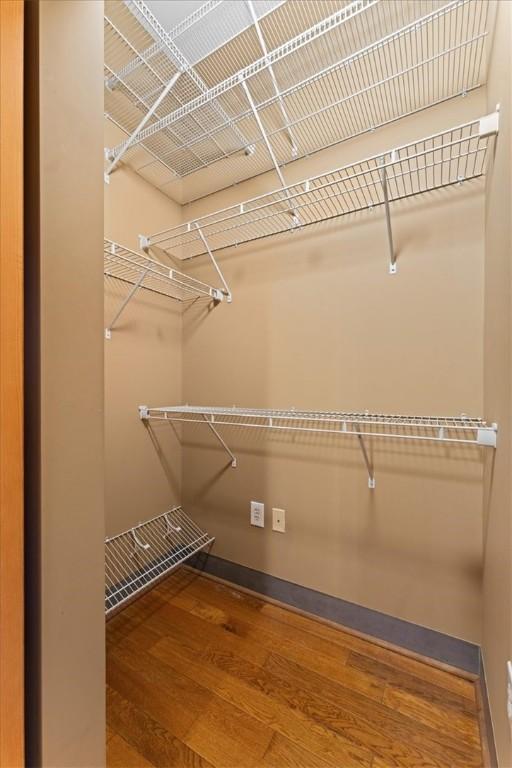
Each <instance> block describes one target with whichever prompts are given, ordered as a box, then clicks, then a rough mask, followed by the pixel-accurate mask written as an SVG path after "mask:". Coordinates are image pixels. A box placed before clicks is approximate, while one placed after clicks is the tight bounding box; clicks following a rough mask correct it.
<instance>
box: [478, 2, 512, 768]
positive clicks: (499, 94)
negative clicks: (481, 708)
mask: <svg viewBox="0 0 512 768" xmlns="http://www.w3.org/2000/svg"><path fill="white" fill-rule="evenodd" d="M511 41H512V6H511V4H510V3H508V2H501V3H499V4H498V17H497V22H496V32H495V40H494V49H493V55H492V60H491V66H490V70H489V79H488V85H487V90H488V106H489V109H494V107H495V106H496V104H497V103H499V104H500V136H499V141H498V142H497V145H496V156H495V160H494V167H493V170H492V173H491V174H489V177H488V183H487V196H486V211H485V324H484V413H485V416H486V418H488V419H490V420H492V421H497V422H498V423H499V425H500V434H499V442H498V450H497V451H496V454H495V461H494V462H491V461H489V462H488V463H487V467H486V483H485V493H484V542H485V546H484V573H483V657H484V665H485V671H486V677H487V687H488V691H489V698H490V703H491V713H492V718H493V722H494V730H495V736H496V745H497V750H498V756H499V764H500V765H501V766H509V765H511V764H512V752H511V747H510V729H509V724H508V720H507V708H506V702H507V698H506V696H507V694H506V685H507V674H506V662H507V659H510V658H512V632H511V615H510V611H511V608H510V606H511V578H512V573H511V564H510V552H511V514H512V497H511V465H512V452H511V444H510V424H511V416H512V402H511V396H512V395H511V387H512V371H511V363H512V359H511V344H512V304H511V275H512V271H511V260H512V239H511V221H512V203H511V200H512V198H511V191H510V187H511V184H512V167H511V151H510V145H511V141H512V135H511V121H510V110H511V108H512V95H511V89H512V76H511V57H510V46H511Z"/></svg>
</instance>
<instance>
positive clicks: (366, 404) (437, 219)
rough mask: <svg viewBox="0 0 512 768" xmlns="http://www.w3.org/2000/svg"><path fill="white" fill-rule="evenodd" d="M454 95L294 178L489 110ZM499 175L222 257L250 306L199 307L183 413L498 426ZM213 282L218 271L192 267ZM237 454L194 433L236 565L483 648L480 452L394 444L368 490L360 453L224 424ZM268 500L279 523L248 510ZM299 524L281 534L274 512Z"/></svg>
mask: <svg viewBox="0 0 512 768" xmlns="http://www.w3.org/2000/svg"><path fill="white" fill-rule="evenodd" d="M485 111H486V105H485V94H484V93H483V92H478V93H474V94H472V95H471V96H469V97H468V98H466V99H459V100H456V101H451V102H449V103H447V104H444V105H441V106H439V107H435V108H433V109H430V110H428V111H425V112H423V113H421V114H420V115H416V116H413V117H410V118H407V119H404V120H402V121H400V122H399V123H396V124H394V125H390V126H387V127H386V128H382V129H379V131H376V132H375V133H374V134H369V135H367V136H364V137H361V138H358V139H355V140H352V141H350V142H346V143H344V144H341V145H339V146H338V147H335V148H332V149H330V150H326V151H325V152H322V153H319V154H317V155H315V156H313V157H311V158H308V159H306V160H304V161H300V162H297V163H295V164H294V165H293V166H291V167H290V168H289V169H287V174H288V175H287V180H288V181H295V180H299V179H301V178H305V177H307V176H308V175H312V174H314V173H319V172H322V171H324V170H327V169H329V168H330V167H335V166H340V165H343V164H345V163H347V162H350V161H351V160H357V159H360V158H362V157H365V156H368V155H371V154H373V153H376V152H379V151H383V150H387V149H390V148H392V147H393V146H397V145H398V144H400V143H403V142H406V141H409V140H413V139H415V138H421V137H423V136H425V135H428V134H430V133H433V132H435V131H437V130H442V129H444V128H446V127H449V126H451V125H457V124H460V123H462V122H465V121H466V120H469V119H472V118H475V117H478V116H480V115H481V114H484V113H485ZM276 186H277V183H276V178H275V176H273V175H271V174H267V175H266V176H260V177H258V178H256V179H254V180H252V181H249V182H246V183H244V184H240V185H238V186H237V187H236V188H235V189H231V190H226V191H224V192H220V193H217V194H216V195H213V196H211V197H209V198H206V199H204V200H202V201H198V202H196V203H193V204H190V205H188V206H185V207H184V220H188V219H190V218H193V217H194V216H197V215H199V214H200V213H205V212H207V211H212V210H215V209H216V208H219V207H222V206H224V205H227V204H229V203H231V202H234V201H240V200H243V199H245V198H248V197H251V196H253V195H255V194H258V193H260V192H263V191H268V190H270V189H272V188H275V187H276ZM483 187H484V185H483V181H479V182H474V183H468V184H466V185H464V184H463V185H462V186H461V187H460V188H459V189H449V190H445V191H440V192H437V193H435V194H429V195H427V196H425V197H423V198H422V199H417V200H414V201H409V202H404V203H402V204H398V205H394V206H393V226H394V236H395V243H396V247H397V250H398V274H397V275H396V276H393V277H390V276H389V275H388V273H387V267H388V253H387V241H386V235H385V222H384V215H383V211H373V212H371V213H370V212H368V213H365V214H362V215H360V216H357V217H355V218H353V219H352V220H351V221H350V222H348V221H343V222H341V221H338V222H335V223H333V224H332V225H328V226H322V227H311V228H309V230H306V231H304V232H298V233H295V234H292V235H285V236H281V237H275V238H270V239H268V240H266V241H262V242H261V243H259V244H258V245H247V246H241V247H239V248H237V249H232V250H231V251H225V252H224V253H223V254H219V262H220V264H221V266H222V268H223V270H224V271H225V274H226V276H227V278H228V282H229V283H230V286H231V289H232V291H233V296H234V298H233V303H232V304H231V305H227V304H225V305H220V306H218V307H216V308H213V309H212V308H206V307H204V306H202V307H194V306H193V307H191V308H190V309H189V310H187V311H186V312H185V313H184V319H183V334H184V335H183V338H184V363H183V365H184V396H185V401H186V402H189V403H196V404H209V405H227V406H230V405H233V404H236V405H239V406H246V407H251V406H252V407H274V408H280V407H283V408H289V407H295V408H297V409H303V408H304V409H317V410H324V409H325V410H327V409H337V410H343V409H347V410H354V411H358V410H365V409H369V410H370V411H372V410H375V411H382V412H389V413H413V414H422V413H425V414H429V413H431V414H450V413H455V414H460V413H461V412H465V413H469V414H475V415H481V413H482V410H483V386H482V385H483V362H482V355H483V287H482V286H483V268H484V247H483V235H484V203H483ZM190 269H191V270H192V271H193V274H194V275H196V276H201V277H202V278H203V279H206V278H207V276H210V278H211V275H212V271H211V267H210V266H209V265H208V264H207V263H206V262H205V261H204V262H203V263H201V261H200V260H199V259H197V260H194V262H193V263H190ZM223 435H224V437H225V438H226V439H227V440H228V442H229V445H230V447H231V448H232V449H233V451H234V452H235V453H236V454H237V456H238V459H239V466H238V468H237V469H232V468H231V467H230V464H229V457H228V456H227V455H226V454H225V453H224V452H223V451H222V449H221V448H220V447H219V446H218V444H217V443H216V442H215V440H214V439H213V437H212V435H211V434H210V433H209V432H208V431H205V430H204V428H201V427H200V426H194V427H190V428H187V429H186V431H185V450H184V456H183V477H184V488H183V500H184V504H185V507H186V509H187V511H188V512H190V513H191V514H192V515H193V516H194V517H195V518H196V519H197V520H198V521H199V522H200V523H202V524H203V525H204V526H205V527H206V528H207V530H208V531H209V532H211V533H213V534H214V535H215V536H216V537H217V540H216V544H215V549H214V552H215V553H216V554H217V555H219V556H220V557H223V558H226V559H229V560H233V561H235V562H238V563H241V564H243V565H246V566H249V567H252V568H256V569H258V570H261V571H266V572H269V573H271V574H273V575H275V576H278V577H281V578H284V579H287V580H290V581H292V582H296V583H299V584H302V585H304V586H307V587H311V588H314V589H317V590H321V591H323V592H327V593H329V594H332V595H335V596H339V597H342V598H344V599H346V600H351V601H354V602H356V603H360V604H362V605H365V606H368V607H371V608H375V609H378V610H380V611H384V612H386V613H389V614H392V615H394V616H398V617H400V618H403V619H408V620H410V621H413V622H417V623H419V624H422V625H425V626H429V627H432V628H434V629H437V630H440V631H443V632H447V633H449V634H452V635H455V636H459V637H463V638H466V639H468V640H473V641H476V642H478V641H479V640H480V632H481V567H482V504H481V498H482V468H483V465H482V461H483V459H482V453H481V451H480V449H475V448H463V447H462V448H446V447H440V446H425V445H421V444H414V443H406V442H394V443H392V442H385V441H378V442H375V444H374V445H373V447H372V452H373V460H374V465H375V473H376V481H377V487H376V489H375V491H373V492H372V491H370V490H369V489H368V487H367V476H366V474H365V469H364V464H363V461H362V457H361V454H360V452H359V447H358V444H357V441H352V442H347V441H345V440H343V439H341V440H340V439H336V438H335V437H334V438H331V439H329V438H326V437H324V436H314V435H313V436H310V437H306V436H295V437H293V436H291V435H289V434H286V435H285V434H283V435H279V434H276V433H265V432H263V431H259V430H249V429H246V430H238V431H237V430H231V431H228V430H224V432H223ZM251 499H253V500H257V501H262V502H264V503H265V505H266V527H265V529H264V530H262V529H259V528H254V527H251V526H250V525H249V503H250V501H251ZM273 506H276V507H282V508H284V509H285V510H286V515H287V518H286V525H287V532H286V533H285V534H284V535H283V534H281V533H276V532H272V530H271V508H272V507H273Z"/></svg>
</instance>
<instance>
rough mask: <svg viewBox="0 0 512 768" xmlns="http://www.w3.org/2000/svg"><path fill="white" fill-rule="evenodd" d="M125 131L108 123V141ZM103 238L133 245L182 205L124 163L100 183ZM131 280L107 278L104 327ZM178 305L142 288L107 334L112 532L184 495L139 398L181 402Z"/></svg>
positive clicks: (172, 456) (165, 435) (175, 462)
mask: <svg viewBox="0 0 512 768" xmlns="http://www.w3.org/2000/svg"><path fill="white" fill-rule="evenodd" d="M124 138H125V137H124V135H123V134H122V133H121V132H120V131H119V129H117V128H116V127H115V126H113V125H112V124H111V123H109V122H108V121H107V122H106V135H105V146H113V145H114V144H116V143H118V142H119V141H122V140H123V139H124ZM104 191H105V237H107V238H109V239H111V240H114V241H115V242H118V243H120V244H121V245H123V246H126V247H127V248H131V249H133V250H138V248H139V240H138V235H139V234H149V233H151V232H155V231H158V230H159V229H164V228H165V227H170V226H172V225H173V224H176V223H178V222H179V221H180V216H181V209H180V206H179V205H177V204H175V203H173V202H172V201H171V200H170V199H169V198H168V197H166V196H165V195H164V194H162V192H159V191H158V190H157V189H155V188H154V187H153V186H151V185H150V184H148V183H147V182H146V181H144V180H143V179H142V178H141V177H140V176H138V175H137V174H136V173H134V172H133V171H131V170H130V169H129V168H126V167H121V166H120V167H119V168H118V169H117V170H115V171H114V172H113V173H112V174H111V177H110V183H109V184H105V187H104ZM130 289H131V286H130V285H128V284H125V283H122V282H121V281H119V280H116V279H114V278H105V326H107V325H109V324H110V321H111V319H112V318H113V317H114V315H115V313H116V311H117V309H118V308H119V306H120V305H121V303H122V302H123V300H124V298H125V297H126V296H127V294H128V293H129V291H130ZM181 337H182V307H181V304H180V303H179V302H176V301H173V300H172V299H169V298H167V297H165V296H160V295H158V294H156V293H152V292H149V291H145V290H140V291H138V293H137V294H136V295H135V296H134V298H133V299H132V300H131V301H130V303H129V304H128V305H127V307H126V309H125V310H124V312H123V313H122V315H121V316H120V318H119V321H118V322H117V323H116V325H115V327H114V328H113V330H112V338H111V339H110V340H105V503H106V513H105V518H106V529H107V535H109V536H111V535H114V534H116V533H120V532H121V531H124V530H127V529H128V528H130V527H131V526H133V525H135V524H137V523H138V522H140V521H144V520H148V519H149V518H151V517H154V516H155V515H159V514H162V513H163V512H165V511H166V510H167V509H169V507H171V506H173V505H174V504H178V503H179V502H180V501H181V471H182V469H181V445H180V441H179V439H178V436H177V434H176V433H175V432H174V430H173V429H172V428H171V427H169V426H168V427H167V429H165V430H156V429H153V427H152V425H150V426H148V427H146V426H145V425H144V423H143V422H142V421H140V419H139V418H138V412H137V408H138V406H139V405H144V404H155V403H164V404H165V403H168V402H177V403H179V402H181V400H182V398H183V394H182V366H181V361H182V349H181Z"/></svg>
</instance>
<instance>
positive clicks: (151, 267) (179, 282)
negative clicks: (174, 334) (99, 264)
mask: <svg viewBox="0 0 512 768" xmlns="http://www.w3.org/2000/svg"><path fill="white" fill-rule="evenodd" d="M103 254H104V257H103V272H104V274H105V275H107V276H108V277H115V278H117V279H119V280H123V281H124V282H127V283H130V284H131V285H138V286H139V287H140V288H145V289H146V290H149V291H153V292H154V293H160V294H162V295H163V296H168V297H170V298H172V299H175V300H177V301H187V300H193V299H195V298H197V297H210V298H213V299H214V300H215V301H222V299H223V293H222V291H220V290H219V289H217V288H212V286H210V285H207V284H206V283H203V282H201V281H200V280H196V279H195V278H193V277H189V276H188V275H185V274H184V273H183V272H179V271H177V270H175V269H173V268H171V267H168V266H166V265H165V264H162V263H161V262H158V261H156V260H155V259H152V258H150V257H149V256H147V255H146V254H142V253H137V252H136V251H132V250H130V249H129V248H125V247H124V246H122V245H119V244H118V243H114V242H113V241H112V240H107V239H105V240H104V243H103Z"/></svg>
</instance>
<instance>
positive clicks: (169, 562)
mask: <svg viewBox="0 0 512 768" xmlns="http://www.w3.org/2000/svg"><path fill="white" fill-rule="evenodd" d="M213 541H214V538H213V537H211V536H209V535H208V534H207V533H206V532H205V531H203V530H202V529H201V528H200V527H199V526H198V525H196V523H194V522H193V520H191V519H190V517H189V516H188V515H187V514H186V513H185V512H184V511H183V509H182V508H181V507H174V508H173V509H171V510H170V511H169V512H165V513H164V514H163V515H159V516H157V517H154V518H153V519H151V520H148V521H147V522H145V523H139V524H138V525H136V526H135V527H134V528H131V529H130V530H129V531H125V532H124V533H120V534H118V535H117V536H112V537H111V538H107V539H106V540H105V613H106V615H107V616H111V615H112V614H113V613H114V612H117V610H119V609H120V608H121V607H122V606H124V605H125V604H126V603H128V602H129V601H131V600H132V599H133V598H134V597H135V596H137V595H138V594H140V593H142V592H145V591H146V590H147V589H149V588H150V587H151V586H153V585H154V584H155V583H156V582H157V581H160V579H162V578H164V577H165V576H166V575H167V574H168V573H170V571H172V570H174V568H176V567H177V566H179V565H181V564H182V563H184V562H185V561H186V560H188V559H189V558H190V557H192V555H194V554H196V553H197V552H199V551H201V550H202V549H204V548H205V547H208V546H210V545H211V544H212V543H213Z"/></svg>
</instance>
